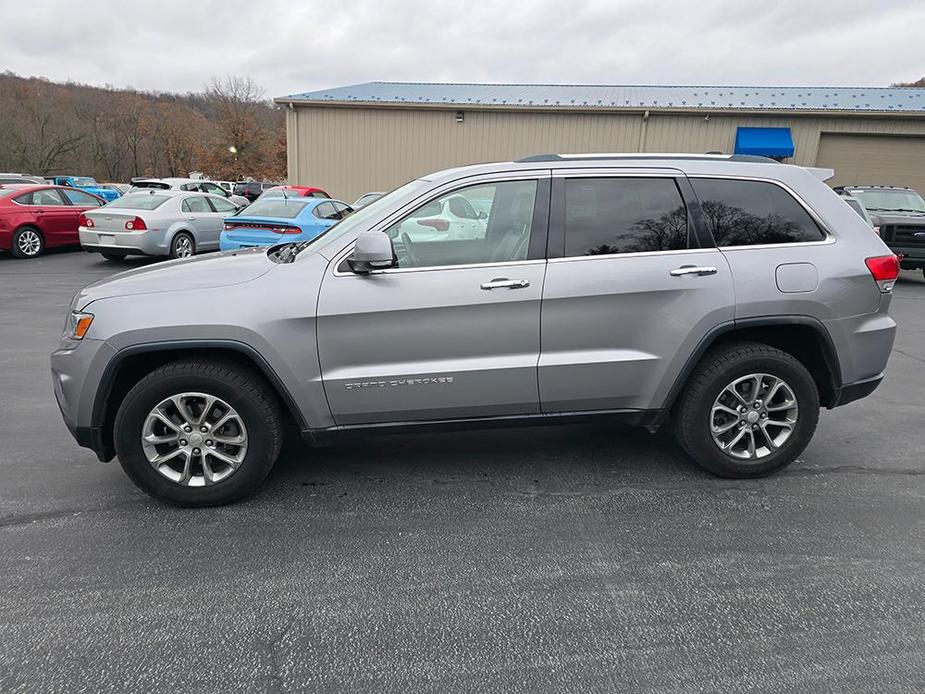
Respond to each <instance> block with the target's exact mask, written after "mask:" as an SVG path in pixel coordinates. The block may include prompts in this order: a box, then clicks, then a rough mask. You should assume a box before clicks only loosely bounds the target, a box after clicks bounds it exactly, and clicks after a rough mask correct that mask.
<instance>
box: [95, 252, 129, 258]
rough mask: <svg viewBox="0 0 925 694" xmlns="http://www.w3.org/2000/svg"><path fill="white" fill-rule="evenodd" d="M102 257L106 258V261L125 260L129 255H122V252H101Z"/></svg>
mask: <svg viewBox="0 0 925 694" xmlns="http://www.w3.org/2000/svg"><path fill="white" fill-rule="evenodd" d="M100 255H101V256H103V257H104V258H106V260H125V256H127V255H128V253H122V252H121V251H100Z"/></svg>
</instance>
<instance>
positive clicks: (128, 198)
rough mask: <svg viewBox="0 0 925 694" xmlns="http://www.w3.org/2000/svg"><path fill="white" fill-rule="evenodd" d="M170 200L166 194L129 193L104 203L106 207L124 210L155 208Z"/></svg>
mask: <svg viewBox="0 0 925 694" xmlns="http://www.w3.org/2000/svg"><path fill="white" fill-rule="evenodd" d="M168 200H170V197H169V196H167V195H152V194H151V193H129V194H128V195H123V196H122V197H121V198H117V199H116V200H113V201H112V202H111V203H109V204H107V205H106V208H107V209H125V210H155V209H157V208H158V207H160V206H161V205H163V204H164V203H165V202H167V201H168Z"/></svg>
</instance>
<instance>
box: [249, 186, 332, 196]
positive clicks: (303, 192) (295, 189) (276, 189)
mask: <svg viewBox="0 0 925 694" xmlns="http://www.w3.org/2000/svg"><path fill="white" fill-rule="evenodd" d="M260 197H262V198H283V197H290V198H297V197H306V198H330V197H331V196H330V195H328V194H327V193H326V192H325V191H323V190H322V189H321V188H316V187H314V186H273V187H272V188H267V189H266V190H265V191H263V195H261V196H260Z"/></svg>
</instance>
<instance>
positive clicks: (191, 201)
mask: <svg viewBox="0 0 925 694" xmlns="http://www.w3.org/2000/svg"><path fill="white" fill-rule="evenodd" d="M183 211H184V212H211V211H212V210H211V208H210V207H209V203H208V202H206V199H205V198H204V197H195V198H187V199H186V200H184V201H183Z"/></svg>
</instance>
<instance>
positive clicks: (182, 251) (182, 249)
mask: <svg viewBox="0 0 925 694" xmlns="http://www.w3.org/2000/svg"><path fill="white" fill-rule="evenodd" d="M195 252H196V242H195V241H193V237H192V236H190V235H189V234H187V233H186V232H185V231H181V232H179V233H178V234H177V235H176V236H174V237H173V241H171V242H170V257H171V258H189V257H190V256H191V255H193V254H194V253H195Z"/></svg>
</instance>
